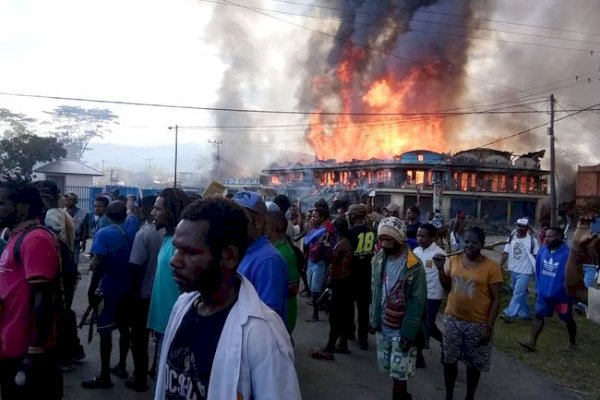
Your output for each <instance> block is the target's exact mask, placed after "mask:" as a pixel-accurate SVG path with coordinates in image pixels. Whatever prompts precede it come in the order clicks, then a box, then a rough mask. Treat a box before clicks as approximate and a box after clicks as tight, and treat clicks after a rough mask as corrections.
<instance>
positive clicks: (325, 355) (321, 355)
mask: <svg viewBox="0 0 600 400" xmlns="http://www.w3.org/2000/svg"><path fill="white" fill-rule="evenodd" d="M310 356H311V357H312V358H314V359H315V360H327V361H332V360H333V359H334V358H335V357H334V355H333V353H329V352H327V351H325V350H323V349H322V348H320V347H315V348H313V349H311V350H310Z"/></svg>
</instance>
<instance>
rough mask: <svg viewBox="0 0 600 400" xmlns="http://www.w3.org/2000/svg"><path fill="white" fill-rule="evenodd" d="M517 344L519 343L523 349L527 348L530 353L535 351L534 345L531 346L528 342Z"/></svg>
mask: <svg viewBox="0 0 600 400" xmlns="http://www.w3.org/2000/svg"><path fill="white" fill-rule="evenodd" d="M519 344H520V345H521V347H523V348H524V349H525V350H527V351H528V352H530V353H535V347H533V346H532V345H530V344H529V343H523V342H519Z"/></svg>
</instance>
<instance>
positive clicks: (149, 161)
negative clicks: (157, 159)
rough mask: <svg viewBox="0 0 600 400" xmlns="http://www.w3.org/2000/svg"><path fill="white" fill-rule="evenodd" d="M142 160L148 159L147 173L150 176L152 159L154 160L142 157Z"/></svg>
mask: <svg viewBox="0 0 600 400" xmlns="http://www.w3.org/2000/svg"><path fill="white" fill-rule="evenodd" d="M144 160H146V161H148V175H150V177H152V160H154V158H144Z"/></svg>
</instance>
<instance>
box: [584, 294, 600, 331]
mask: <svg viewBox="0 0 600 400" xmlns="http://www.w3.org/2000/svg"><path fill="white" fill-rule="evenodd" d="M587 315H588V318H589V320H590V321H592V322H595V323H597V324H600V289H598V286H596V287H590V288H588V306H587Z"/></svg>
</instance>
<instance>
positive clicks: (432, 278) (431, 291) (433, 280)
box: [413, 243, 446, 300]
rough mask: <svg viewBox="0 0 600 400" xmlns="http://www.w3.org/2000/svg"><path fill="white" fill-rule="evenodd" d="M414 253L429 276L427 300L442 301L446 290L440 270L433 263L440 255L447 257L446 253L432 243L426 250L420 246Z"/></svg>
mask: <svg viewBox="0 0 600 400" xmlns="http://www.w3.org/2000/svg"><path fill="white" fill-rule="evenodd" d="M413 252H414V253H415V256H417V257H419V259H420V260H421V262H422V263H423V266H424V267H425V273H426V274H427V298H428V299H430V300H440V299H441V298H442V297H444V288H443V287H442V283H441V282H440V276H439V272H438V269H437V267H436V266H435V265H434V263H433V256H435V255H436V254H439V253H441V254H444V255H445V254H446V252H445V251H444V250H443V249H442V248H441V247H440V246H438V245H437V244H436V243H431V244H430V245H429V247H427V248H426V249H424V248H423V247H422V246H419V247H417V248H416V249H415V250H414V251H413Z"/></svg>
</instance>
